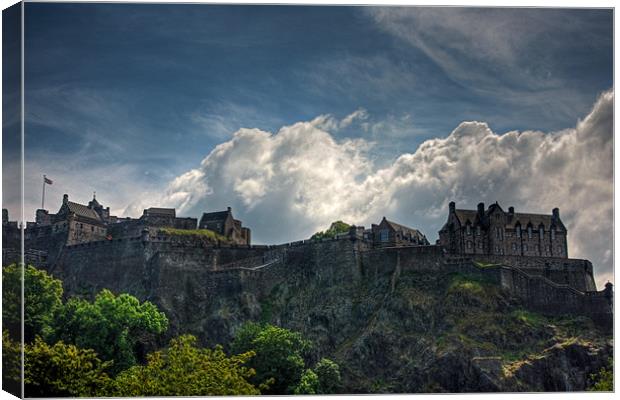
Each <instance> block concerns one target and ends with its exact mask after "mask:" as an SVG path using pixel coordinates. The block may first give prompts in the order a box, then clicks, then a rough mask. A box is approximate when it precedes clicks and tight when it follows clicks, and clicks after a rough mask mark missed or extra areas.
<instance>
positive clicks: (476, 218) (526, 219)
mask: <svg viewBox="0 0 620 400" xmlns="http://www.w3.org/2000/svg"><path fill="white" fill-rule="evenodd" d="M566 235H567V231H566V227H565V226H564V224H563V223H562V220H561V219H560V209H559V208H554V209H553V211H552V212H551V214H546V215H545V214H525V213H515V209H514V207H508V211H507V212H506V211H504V210H503V209H502V207H500V205H499V204H498V203H495V204H492V205H491V206H489V208H488V209H486V210H485V209H484V203H479V204H478V209H477V210H462V209H457V208H456V206H455V203H454V202H451V203H450V205H449V211H448V220H447V221H446V223H445V225H444V226H443V227H442V228H441V230H440V231H439V244H440V245H442V246H444V247H445V248H446V249H447V250H448V251H449V252H450V253H457V254H494V255H515V256H542V257H561V258H568V246H567V242H566Z"/></svg>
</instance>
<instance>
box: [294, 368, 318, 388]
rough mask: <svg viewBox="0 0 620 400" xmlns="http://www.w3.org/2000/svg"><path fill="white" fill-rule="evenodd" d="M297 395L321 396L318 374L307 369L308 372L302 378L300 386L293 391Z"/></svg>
mask: <svg viewBox="0 0 620 400" xmlns="http://www.w3.org/2000/svg"><path fill="white" fill-rule="evenodd" d="M293 393H295V394H319V393H320V383H319V377H318V376H317V375H316V373H315V372H314V371H313V370H311V369H307V370H306V372H304V374H303V375H302V376H301V379H300V380H299V385H297V387H296V388H295V390H294V391H293Z"/></svg>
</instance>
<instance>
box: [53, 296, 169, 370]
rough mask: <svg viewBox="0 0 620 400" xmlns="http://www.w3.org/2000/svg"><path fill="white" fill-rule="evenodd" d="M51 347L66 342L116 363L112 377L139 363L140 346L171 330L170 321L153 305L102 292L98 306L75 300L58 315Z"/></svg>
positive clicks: (97, 298)
mask: <svg viewBox="0 0 620 400" xmlns="http://www.w3.org/2000/svg"><path fill="white" fill-rule="evenodd" d="M54 328H55V331H54V332H53V334H51V335H50V336H49V337H48V341H49V342H50V343H54V342H56V341H59V340H62V341H64V342H66V343H71V344H75V345H76V346H78V347H80V348H88V349H93V350H95V351H96V352H97V354H99V355H100V356H101V358H102V359H103V360H106V361H110V360H113V361H114V365H113V366H112V368H111V373H118V372H120V371H122V370H124V369H127V368H128V367H130V366H133V365H134V364H135V363H136V349H137V346H138V345H139V343H144V342H147V341H149V339H152V337H153V335H159V334H161V333H163V332H165V331H166V329H167V328H168V319H167V318H166V316H165V315H164V313H162V312H159V310H158V309H157V307H156V306H155V305H153V304H152V303H150V302H148V301H145V302H144V303H142V304H141V303H140V301H139V300H138V299H136V298H135V297H133V296H131V295H129V294H121V295H119V296H115V295H114V294H113V293H112V292H110V291H109V290H106V289H104V290H102V291H101V292H100V293H99V294H98V295H97V297H96V298H95V301H94V302H92V303H91V302H88V301H87V300H83V299H77V298H72V299H70V300H69V301H68V302H67V303H66V304H65V305H64V306H63V307H62V308H60V309H59V311H58V312H57V313H56V318H55V320H54Z"/></svg>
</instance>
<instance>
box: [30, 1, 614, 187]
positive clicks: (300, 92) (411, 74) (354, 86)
mask: <svg viewBox="0 0 620 400" xmlns="http://www.w3.org/2000/svg"><path fill="white" fill-rule="evenodd" d="M382 11H386V12H388V13H389V12H391V13H396V14H399V15H401V16H402V15H403V11H407V12H410V13H414V14H415V13H416V9H415V8H410V9H406V10H403V9H398V8H394V9H388V10H386V9H380V8H358V7H286V6H281V7H261V6H236V7H235V6H233V7H230V6H210V5H180V4H177V5H128V4H77V5H76V4H39V3H29V4H27V6H26V21H27V22H26V53H27V59H26V67H27V68H26V76H27V79H26V89H27V108H28V109H29V111H28V116H29V117H30V118H28V120H27V122H28V125H27V131H28V139H29V141H30V142H29V145H30V146H29V148H30V149H32V151H33V152H37V151H39V150H40V151H45V152H58V153H59V154H62V153H65V154H75V153H76V152H77V153H80V152H88V153H89V154H90V155H91V156H93V158H92V159H89V162H91V163H97V164H99V163H101V164H106V163H110V162H129V163H135V164H136V165H139V166H140V168H142V169H144V172H148V173H149V174H150V175H151V177H152V178H151V179H157V178H156V177H161V176H166V177H169V176H168V175H169V174H171V175H175V174H176V173H178V172H182V171H184V170H185V169H186V168H187V167H188V166H190V165H192V164H195V163H197V162H198V161H199V160H201V159H202V158H203V157H204V155H205V154H206V153H207V152H208V150H209V149H211V148H213V146H214V145H216V144H218V143H220V142H222V141H223V140H224V139H226V138H228V137H230V135H231V134H232V133H233V132H235V131H236V130H237V129H238V128H240V127H257V128H261V129H266V130H271V131H273V130H275V129H277V128H278V127H280V126H282V125H284V124H290V123H293V122H296V121H303V120H310V119H312V118H314V117H316V116H317V115H320V114H325V113H330V114H333V115H336V116H340V117H343V116H345V115H348V114H350V113H351V112H353V111H354V110H356V109H358V108H360V107H362V108H364V109H366V110H367V111H368V113H369V115H370V116H371V117H372V118H373V121H393V124H392V126H391V128H392V129H393V130H396V132H384V133H382V134H381V135H379V137H377V139H378V140H379V141H381V140H382V139H384V137H385V141H386V142H385V143H381V149H382V150H384V151H385V153H386V154H385V156H388V157H394V156H395V155H396V154H397V153H398V152H401V151H403V150H406V151H414V150H415V148H416V147H417V146H418V144H419V143H420V142H421V141H422V140H423V139H427V138H430V137H436V136H445V135H447V134H448V133H449V132H450V131H451V130H452V129H454V127H456V126H457V125H458V123H460V122H461V121H463V120H472V119H473V120H484V121H486V122H488V123H489V125H490V126H491V127H492V128H493V129H495V130H496V131H498V132H505V131H509V130H514V129H518V130H526V129H540V130H545V131H550V130H558V129H563V128H566V127H568V126H570V125H572V124H574V122H575V116H581V115H584V114H585V113H586V112H587V111H588V110H589V108H590V107H591V106H592V104H593V102H594V100H595V99H596V97H597V95H598V94H599V93H600V92H601V91H603V90H606V89H609V88H610V87H611V86H612V62H611V60H612V58H611V57H612V41H611V36H612V35H611V32H612V31H611V30H612V15H611V12H610V11H609V10H590V11H588V10H578V11H577V10H560V11H557V10H526V9H521V10H493V9H490V10H489V9H487V10H469V11H470V14H471V15H472V16H473V19H472V20H475V21H479V22H480V23H484V22H483V21H485V19H499V20H500V21H502V22H503V23H504V24H505V25H506V29H515V30H529V29H532V28H531V26H532V25H533V26H536V27H537V29H540V27H539V24H541V25H545V28H544V29H540V32H537V34H536V35H533V36H534V37H527V38H523V41H524V42H525V43H523V44H522V43H515V44H512V45H513V46H514V48H510V49H508V50H507V53H509V54H506V55H503V54H500V55H499V56H498V58H493V57H491V56H489V57H487V55H483V56H481V57H478V56H476V54H470V53H475V52H476V51H479V49H476V46H475V45H470V44H465V45H464V48H452V49H451V45H453V44H454V42H453V40H454V38H453V37H451V33H450V32H447V33H446V34H445V35H443V36H442V35H439V36H438V37H436V38H433V39H432V40H431V41H430V43H429V44H430V45H432V46H434V47H435V48H436V49H438V50H445V51H446V53H448V54H449V57H451V59H452V61H454V62H455V63H458V64H459V68H460V69H461V71H456V72H454V71H452V70H451V69H450V66H448V65H446V64H448V63H442V62H441V61H438V60H437V59H434V58H433V55H431V54H429V53H428V52H425V51H424V50H423V49H420V47H419V46H416V45H415V44H414V43H412V42H411V41H408V40H407V38H403V37H402V36H400V35H399V34H398V33H397V34H394V30H391V28H390V27H386V25H388V24H389V23H385V22H384V21H383V20H382V19H381V18H382V16H377V15H375V13H376V12H382ZM447 11H449V15H441V13H439V15H437V13H435V14H433V15H432V18H434V19H435V20H436V21H437V22H438V23H442V21H445V22H446V23H450V19H451V18H454V17H455V16H454V14H455V13H454V12H451V11H450V10H447ZM425 22H426V24H428V22H427V21H425ZM406 23H407V24H410V25H415V24H417V20H416V19H415V18H412V19H410V20H409V21H407V22H406ZM424 28H425V26H421V29H424ZM430 28H433V27H432V26H430ZM394 29H395V30H397V29H398V26H397V27H396V28H394ZM498 29H501V28H498ZM430 31H431V32H437V31H436V30H433V29H431V30H430ZM489 34H493V31H491V32H490V33H489ZM520 35H522V33H521V32H518V31H517V32H511V33H510V36H509V37H508V39H510V40H514V41H515V42H517V41H518V40H520V39H521V37H520ZM472 39H480V38H479V37H476V36H474V37H472ZM482 39H485V38H484V37H482ZM483 44H485V43H484V42H483ZM467 46H469V47H467ZM451 50H453V51H451ZM504 56H505V57H506V58H508V57H511V56H514V57H515V58H518V61H517V62H514V61H512V60H508V62H506V64H503V63H504V59H503V57H504ZM525 69H527V71H525ZM481 81H482V82H481ZM51 119H54V121H51ZM400 121H404V122H402V123H401V124H400V125H408V126H407V131H406V132H404V133H403V132H402V131H403V128H402V127H401V126H399V124H398V122H400ZM407 121H409V122H408V123H407ZM339 136H349V137H355V136H368V133H364V132H360V131H359V129H358V130H355V129H351V130H349V131H343V132H340V133H339ZM382 136H384V137H382ZM392 144H393V146H392ZM94 149H96V151H94ZM180 155H182V156H181V157H180Z"/></svg>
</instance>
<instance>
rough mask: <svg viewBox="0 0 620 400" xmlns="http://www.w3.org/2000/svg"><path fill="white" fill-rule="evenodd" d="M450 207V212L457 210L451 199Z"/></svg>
mask: <svg viewBox="0 0 620 400" xmlns="http://www.w3.org/2000/svg"><path fill="white" fill-rule="evenodd" d="M448 209H449V211H450V214H454V211H455V210H456V204H455V203H454V202H453V201H451V202H450V204H449V205H448ZM383 218H385V217H383Z"/></svg>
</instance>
